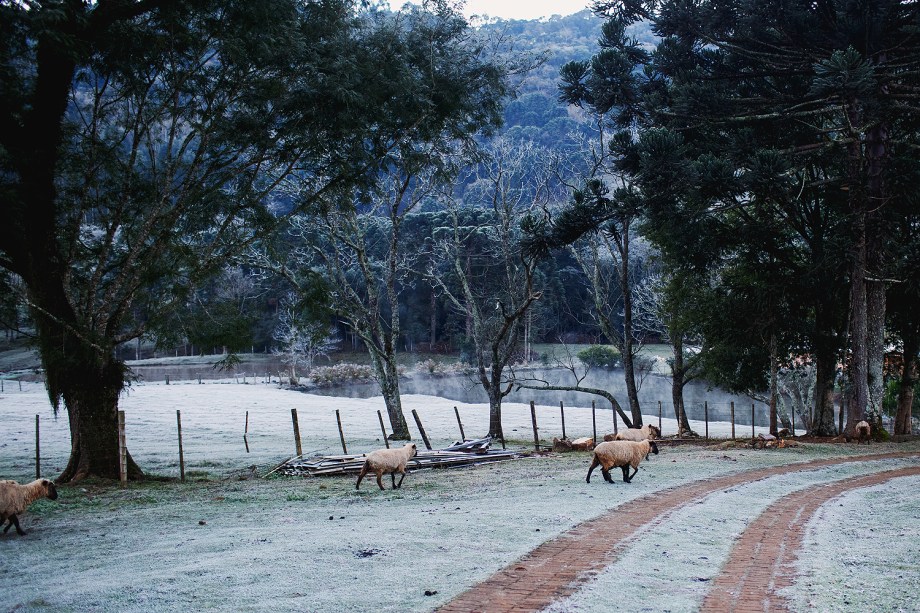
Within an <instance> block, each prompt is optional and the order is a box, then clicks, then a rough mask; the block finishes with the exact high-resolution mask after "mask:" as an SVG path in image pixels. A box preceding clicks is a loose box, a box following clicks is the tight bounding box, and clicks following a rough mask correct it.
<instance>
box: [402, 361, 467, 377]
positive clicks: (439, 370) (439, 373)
mask: <svg viewBox="0 0 920 613" xmlns="http://www.w3.org/2000/svg"><path fill="white" fill-rule="evenodd" d="M415 370H416V372H419V373H422V374H426V375H431V376H432V377H444V376H447V375H455V374H459V373H463V372H466V371H467V370H468V367H467V366H465V365H464V364H460V363H452V362H441V361H438V360H432V359H428V360H422V361H420V362H418V363H417V364H416V365H415Z"/></svg>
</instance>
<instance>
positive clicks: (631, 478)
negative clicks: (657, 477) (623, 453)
mask: <svg viewBox="0 0 920 613" xmlns="http://www.w3.org/2000/svg"><path fill="white" fill-rule="evenodd" d="M628 472H629V465H628V464H627V465H626V466H624V467H623V477H624V479H623V480H624V481H626V483H632V480H633V477H635V476H636V473H637V472H639V467H638V466H636V467H634V468H633V473H632V474H631V475H629V478H628V479H626V478H625V477H626V473H628Z"/></svg>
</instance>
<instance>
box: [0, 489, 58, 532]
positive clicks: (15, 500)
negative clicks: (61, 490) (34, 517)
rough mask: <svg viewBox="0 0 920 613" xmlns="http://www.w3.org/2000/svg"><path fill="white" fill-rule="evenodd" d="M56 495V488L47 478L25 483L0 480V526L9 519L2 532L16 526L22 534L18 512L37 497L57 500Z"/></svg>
mask: <svg viewBox="0 0 920 613" xmlns="http://www.w3.org/2000/svg"><path fill="white" fill-rule="evenodd" d="M57 497H58V493H57V488H55V487H54V483H52V482H51V481H49V480H48V479H36V480H35V481H33V482H31V483H27V484H25V485H20V484H19V483H17V482H16V481H0V526H2V525H3V522H5V521H7V520H9V523H7V525H6V527H5V528H4V529H3V533H4V534H6V533H7V532H8V531H9V529H10V528H11V527H13V526H16V532H17V533H18V534H19V536H24V535H25V531H24V530H23V529H22V528H21V527H20V525H19V517H18V516H19V514H20V513H23V512H25V510H26V509H27V508H29V505H30V504H32V503H33V502H35V501H36V500H38V499H39V498H49V499H51V500H57Z"/></svg>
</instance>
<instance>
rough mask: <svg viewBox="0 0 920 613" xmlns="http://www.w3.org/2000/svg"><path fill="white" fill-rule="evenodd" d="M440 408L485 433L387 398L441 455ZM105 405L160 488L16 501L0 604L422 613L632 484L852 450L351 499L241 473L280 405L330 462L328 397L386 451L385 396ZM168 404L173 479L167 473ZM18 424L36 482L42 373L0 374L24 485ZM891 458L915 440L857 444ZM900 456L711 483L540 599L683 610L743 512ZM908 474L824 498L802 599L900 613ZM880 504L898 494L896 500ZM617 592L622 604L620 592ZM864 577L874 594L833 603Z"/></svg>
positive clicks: (44, 442)
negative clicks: (720, 485)
mask: <svg viewBox="0 0 920 613" xmlns="http://www.w3.org/2000/svg"><path fill="white" fill-rule="evenodd" d="M455 406H456V407H457V408H458V410H459V412H460V415H461V418H462V420H463V425H464V429H465V432H466V435H467V437H468V438H470V437H475V436H480V435H482V434H483V432H484V431H485V429H486V426H487V423H488V407H487V406H486V405H482V404H480V405H473V404H460V403H456V402H453V401H449V400H444V399H440V398H435V397H430V396H406V397H404V407H403V408H404V412H405V414H406V417H407V419H408V421H409V427H410V431H411V432H412V433H413V435H414V436H416V438H415V440H416V442H418V443H421V439H420V437H418V436H417V428H416V426H415V423H414V420H413V418H412V410H413V409H415V410H416V411H417V413H418V414H419V417H420V418H421V421H422V423H423V425H424V427H425V429H426V431H427V433H428V436H429V438H430V439H431V442H432V445H433V447H435V448H439V447H443V446H445V445H447V444H449V443H450V442H453V441H454V440H456V439H458V438H459V428H458V426H457V422H456V417H455V414H454V410H453V409H454V407H455ZM121 408H123V409H124V410H125V413H126V423H127V426H126V431H127V440H128V447H129V449H130V451H131V453H132V455H133V457H134V458H135V460H137V462H138V463H139V464H140V466H141V467H142V468H143V469H144V470H146V471H147V472H148V473H149V474H152V475H158V476H165V477H170V478H171V479H169V480H154V481H148V482H145V483H140V484H130V485H129V486H128V487H127V488H119V487H117V486H112V485H111V484H101V483H85V484H81V485H78V486H74V487H64V488H61V496H60V498H59V499H58V501H57V502H51V501H40V502H38V503H36V504H35V505H33V507H32V508H31V509H30V511H29V512H28V513H27V514H26V516H25V517H24V519H23V522H22V523H23V526H24V527H25V528H26V529H27V530H30V534H28V535H27V536H25V537H21V538H20V537H18V536H16V535H13V534H12V533H8V534H6V535H0V559H2V560H3V562H4V563H3V564H2V565H0V611H6V610H16V611H85V610H95V611H149V610H157V611H187V610H238V611H275V610H282V609H287V610H295V611H317V612H325V611H330V612H333V611H407V610H408V611H429V610H433V609H435V608H436V607H437V606H438V605H440V604H443V603H445V602H447V601H448V600H450V599H451V598H452V597H453V596H455V595H457V594H459V593H460V592H462V591H464V590H465V589H467V588H468V587H470V586H472V585H474V584H475V583H477V582H479V581H481V580H483V579H485V578H486V577H488V576H490V575H491V574H492V573H494V572H496V571H497V570H499V569H500V568H502V567H503V566H505V565H507V564H509V563H511V562H513V561H514V560H515V559H517V558H519V557H520V556H522V555H524V554H525V553H526V552H528V551H530V550H531V549H533V548H534V547H535V546H537V545H539V544H540V543H542V542H544V541H546V540H548V539H551V538H553V537H554V536H556V535H558V534H560V533H562V532H564V531H566V530H568V529H570V528H572V527H573V526H575V525H577V524H578V523H580V522H582V521H585V520H587V519H590V518H592V517H595V516H597V515H599V514H600V513H603V512H605V511H607V510H609V509H611V508H615V507H616V506H618V505H619V504H621V503H623V502H626V501H629V500H632V499H634V498H636V497H639V496H642V495H645V494H648V493H650V492H655V491H658V490H662V489H664V488H668V487H671V486H675V485H679V484H680V483H683V482H688V481H693V480H696V479H700V478H704V477H708V476H715V475H722V474H727V473H731V472H737V471H739V470H745V469H749V468H755V467H762V466H768V465H776V464H788V463H794V462H801V461H807V460H810V459H814V458H818V457H828V456H840V455H853V454H857V453H865V452H866V448H865V447H863V448H861V449H857V447H856V446H855V445H848V446H843V445H805V446H803V447H799V448H795V449H785V450H763V451H752V450H721V449H717V448H715V447H711V448H690V447H682V448H664V447H663V448H662V453H661V454H660V455H659V456H653V457H652V459H651V460H649V461H648V462H647V463H644V464H643V466H642V468H641V469H640V471H639V474H638V475H637V477H636V478H635V480H634V481H633V483H632V484H628V485H627V484H623V483H621V482H617V483H616V484H615V485H608V484H605V483H603V482H602V481H601V480H599V479H597V480H595V481H596V482H595V483H591V484H586V483H585V482H584V476H585V472H586V470H587V466H588V463H589V458H590V456H589V454H586V453H571V454H560V455H550V456H544V457H528V458H522V459H520V460H515V461H511V462H503V463H499V464H492V465H487V466H478V467H468V468H459V469H450V470H425V471H416V472H414V473H413V474H410V475H409V476H408V477H407V478H406V480H405V482H404V484H403V487H402V489H400V490H396V491H392V490H389V489H388V490H387V491H385V492H380V491H379V490H378V489H377V487H376V485H375V484H374V483H373V481H371V482H367V481H366V482H365V483H366V484H367V485H366V486H365V487H363V488H362V489H361V490H360V491H355V489H354V477H331V478H316V479H302V478H289V477H277V476H272V477H269V478H264V479H263V478H250V477H252V476H253V475H264V474H265V473H267V472H268V471H269V470H270V469H271V468H272V467H274V466H276V465H277V464H278V463H279V462H281V461H283V460H285V459H287V458H289V457H290V456H292V455H294V439H293V429H292V421H291V409H297V413H298V418H299V424H300V432H301V437H302V442H303V449H304V452H305V454H306V455H313V454H337V453H341V451H342V450H341V444H340V442H339V434H338V429H337V425H336V415H335V412H336V410H338V411H339V415H340V416H341V420H342V425H343V429H344V432H345V437H346V443H347V445H348V451H349V452H350V453H363V452H367V451H370V450H373V449H376V448H379V447H381V446H382V439H381V433H380V426H379V422H378V419H377V411H378V410H380V411H383V412H384V416H385V411H384V406H383V402H382V400H381V399H380V398H371V399H367V400H362V399H349V398H332V397H325V396H317V395H311V394H302V393H298V392H292V391H288V390H285V389H280V388H278V387H277V386H276V385H268V384H262V383H252V382H250V383H249V384H248V385H243V384H237V383H236V382H235V381H225V382H216V383H208V384H198V383H197V382H185V383H176V382H173V383H172V384H171V385H164V384H145V385H135V386H133V387H132V388H131V389H130V390H129V392H128V393H126V395H125V396H124V397H123V398H122V402H121ZM176 410H180V411H181V414H182V434H183V443H184V455H185V462H186V474H187V477H188V480H187V481H186V482H185V483H180V482H178V481H177V480H176V479H175V478H176V477H178V475H179V467H178V446H177V436H176V434H177V433H176ZM247 411H248V412H249V426H248V443H249V453H247V451H246V448H245V445H244V441H243V431H244V427H245V423H246V412H247ZM537 413H538V422H539V428H540V437H541V440H542V441H543V442H544V444H546V443H549V442H550V441H551V440H552V437H553V436H560V435H561V420H560V411H559V407H558V406H555V407H546V406H543V407H540V406H538V407H537ZM35 415H39V416H40V428H41V429H40V432H41V456H42V460H41V461H42V468H43V474H44V475H45V476H51V477H53V476H55V475H56V474H57V473H58V472H59V471H60V470H62V469H63V467H64V465H65V464H66V461H67V454H68V451H69V434H68V431H67V421H66V414H65V413H61V415H60V416H59V417H58V418H57V419H54V417H53V414H52V411H51V409H50V405H49V403H48V399H47V396H46V395H45V391H44V388H43V387H42V386H41V385H39V384H23V388H22V391H20V390H19V388H18V387H17V386H16V385H15V384H14V385H10V384H9V382H7V385H6V389H5V391H4V393H2V394H0V424H3V426H2V428H3V430H2V432H3V434H2V436H0V478H14V479H17V480H19V481H26V480H29V479H31V478H33V477H34V472H35V464H34V462H35V430H34V429H35ZM610 417H611V413H610V412H609V411H601V410H598V412H597V423H598V433H599V434H602V433H603V432H608V431H611V430H612V424H610V423H609V422H608V421H607V420H609V419H610ZM647 419H650V420H652V421H653V422H654V421H657V415H656V416H654V417H651V416H648V417H647ZM565 420H566V432H567V434H568V435H569V436H570V437H577V436H586V435H587V436H590V435H591V432H592V422H591V411H590V409H588V410H585V409H580V410H578V409H571V410H569V409H567V410H566V413H565ZM503 423H504V427H505V433H506V436H507V437H508V439H509V440H508V444H509V447H512V448H516V449H520V450H521V451H525V450H528V449H531V448H532V441H533V434H532V429H531V423H530V407H529V406H527V405H523V404H519V405H506V406H505V408H504V411H503ZM663 426H664V431H665V434H666V435H667V434H668V433H669V432H674V429H675V428H674V422H673V421H669V420H667V419H665V420H664V422H663ZM694 427H695V428H696V429H697V430H698V431H701V430H702V424H695V425H694ZM729 431H730V425H729V424H710V434H711V435H713V436H727V434H728V432H729ZM895 449H897V450H918V449H920V445H918V444H917V443H909V444H906V445H903V444H902V445H897V446H895V445H876V446H873V447H872V449H871V451H881V450H895ZM905 462H909V460H901V461H899V462H883V461H878V462H866V463H854V464H847V465H842V466H840V467H833V468H826V469H821V470H815V471H808V472H804V473H799V474H796V475H786V476H783V477H775V478H771V479H766V480H762V481H759V482H756V483H752V484H748V485H746V486H744V487H741V488H737V489H736V490H734V491H730V492H720V493H717V494H713V495H712V496H710V497H708V498H706V499H704V500H702V501H700V503H699V504H695V505H688V506H687V507H684V508H681V509H679V510H677V511H675V512H674V513H673V517H669V518H667V519H666V520H665V521H663V522H661V523H659V524H657V525H655V526H650V527H648V528H647V530H645V531H644V532H643V533H642V534H640V535H639V536H638V537H637V542H636V545H635V547H634V548H631V549H630V550H629V551H627V552H625V553H624V555H623V557H621V559H620V560H619V561H618V562H616V563H615V564H613V565H612V566H611V567H609V568H608V569H607V571H606V572H604V573H601V574H600V575H599V576H598V577H597V578H596V579H595V580H594V581H593V582H592V583H590V584H588V585H586V586H584V588H583V589H582V590H580V591H579V592H578V593H576V594H575V595H573V597H572V598H570V599H568V600H566V601H563V602H559V603H557V604H556V605H554V606H553V607H551V609H552V610H553V611H587V610H597V608H596V605H597V603H598V602H612V601H613V599H616V602H618V603H620V604H621V605H622V606H618V610H624V611H625V610H637V611H639V610H695V607H696V606H698V603H699V602H700V600H701V598H702V594H704V593H705V588H706V583H707V581H706V580H705V579H706V578H707V577H709V576H712V575H714V574H715V573H717V572H718V570H719V568H720V566H721V564H722V563H723V562H724V559H725V557H726V556H727V552H728V550H729V548H730V546H731V541H732V539H733V538H734V537H735V536H736V535H737V534H738V533H739V531H740V530H742V529H743V528H744V526H745V525H746V524H747V523H748V522H749V521H750V520H751V519H752V518H753V517H755V516H756V514H757V513H758V509H762V508H765V507H766V506H768V505H769V504H770V503H771V502H773V501H775V500H776V499H778V498H780V497H781V496H783V495H785V494H786V493H788V492H790V491H793V490H795V489H797V488H803V487H808V486H809V485H810V484H814V483H820V482H825V481H828V480H835V479H840V478H846V477H848V476H850V475H855V474H866V473H868V472H872V471H875V470H879V469H880V468H889V467H894V466H896V465H903V464H904V463H905ZM385 483H388V480H387V481H385ZM916 485H917V483H916V482H915V481H914V482H910V483H898V482H892V483H891V484H887V485H884V486H880V487H878V488H873V489H872V491H871V492H869V491H866V492H854V493H850V494H847V495H846V496H844V497H842V498H841V499H839V500H837V501H833V505H828V507H827V508H826V509H822V514H820V515H821V516H820V520H821V521H817V519H819V518H818V517H817V516H816V521H815V522H813V525H811V526H810V529H809V541H808V542H807V543H805V554H804V555H803V558H802V559H801V561H800V564H801V569H802V571H801V572H802V575H801V577H802V580H801V581H800V582H799V583H798V584H797V585H796V586H794V587H793V588H792V592H793V594H792V597H793V598H794V599H795V601H796V602H798V603H801V605H802V608H803V609H806V608H811V609H814V610H818V611H824V610H835V611H847V610H852V611H867V610H878V611H889V610H891V611H894V610H898V609H899V608H901V609H903V610H910V604H909V603H910V602H912V601H911V600H905V598H906V597H907V594H906V592H905V590H906V589H908V588H909V586H911V585H916V584H917V580H918V579H920V571H918V562H917V560H918V558H920V556H918V555H917V552H918V551H920V536H918V531H917V527H916V514H915V509H916V508H917V502H918V499H920V495H918V494H917V493H916V492H917V491H918V490H917V487H916ZM886 499H893V500H895V504H894V506H893V508H889V506H890V505H885V504H884V503H883V502H882V501H884V500H886ZM837 504H840V505H843V506H839V507H838V506H834V505H837ZM832 507H833V508H832ZM838 509H839V510H838ZM866 509H868V510H869V512H870V513H868V514H869V515H871V522H869V520H870V518H869V517H868V516H867V513H866V512H864V511H865V510H866ZM857 521H859V522H869V523H870V528H871V529H872V530H873V531H874V536H875V542H870V543H865V544H864V543H863V541H862V540H861V539H856V538H854V537H853V535H851V534H850V533H849V532H847V530H850V528H849V527H848V526H850V525H852V524H853V523H855V522H857ZM841 535H843V537H845V538H847V539H852V543H853V544H852V545H850V546H848V547H847V553H848V555H846V556H839V555H836V549H835V545H834V544H835V542H836V540H837V539H839V538H841ZM894 538H896V539H897V542H898V544H897V546H896V547H897V552H898V555H899V560H898V561H897V562H896V561H894V560H893V559H889V560H887V563H886V560H885V558H884V556H883V555H882V554H883V553H884V551H885V547H886V545H887V546H889V548H890V546H891V542H892V541H891V539H894ZM863 552H865V553H863ZM902 554H903V556H906V557H900V556H901V555H902ZM863 559H865V560H868V563H867V564H866V566H865V569H863V567H862V565H861V564H860V561H861V560H863ZM863 570H865V572H863ZM624 574H626V575H627V576H629V577H630V581H623V580H622V577H623V576H624ZM626 584H629V589H630V590H631V592H630V593H629V599H626V598H624V597H623V596H622V590H623V588H624V585H626ZM870 584H871V586H872V590H875V592H871V593H872V594H873V596H872V599H868V598H863V599H859V600H853V599H852V598H850V597H849V596H847V594H852V593H853V592H854V591H859V590H862V589H864V588H865V589H868V586H869V585H870ZM876 593H878V594H884V596H878V597H876V596H875V595H874V594H876ZM627 603H633V604H627ZM592 605H593V606H592Z"/></svg>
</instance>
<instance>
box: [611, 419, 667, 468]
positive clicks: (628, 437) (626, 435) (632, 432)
mask: <svg viewBox="0 0 920 613" xmlns="http://www.w3.org/2000/svg"><path fill="white" fill-rule="evenodd" d="M660 437H661V430H659V429H658V426H653V425H652V424H645V425H644V426H642V427H641V428H627V429H625V430H620V431H619V432H617V433H616V436H614V438H613V440H615V441H637V442H638V441H645V440H648V441H650V440H653V439H656V438H660ZM656 453H657V452H656ZM645 459H646V460H647V459H648V454H645Z"/></svg>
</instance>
